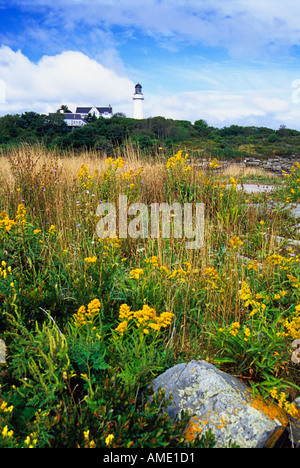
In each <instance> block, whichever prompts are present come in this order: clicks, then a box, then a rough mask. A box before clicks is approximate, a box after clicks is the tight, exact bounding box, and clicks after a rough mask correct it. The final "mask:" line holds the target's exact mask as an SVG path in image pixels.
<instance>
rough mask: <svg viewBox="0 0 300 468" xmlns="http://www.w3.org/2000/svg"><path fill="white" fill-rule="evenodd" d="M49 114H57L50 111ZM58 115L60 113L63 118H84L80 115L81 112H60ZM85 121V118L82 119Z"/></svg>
mask: <svg viewBox="0 0 300 468" xmlns="http://www.w3.org/2000/svg"><path fill="white" fill-rule="evenodd" d="M49 115H57V113H54V112H52V113H50V114H49ZM59 115H61V116H62V117H63V118H64V119H65V120H84V119H82V117H81V114H78V113H77V114H73V113H71V112H62V113H60V114H59ZM84 122H85V120H84Z"/></svg>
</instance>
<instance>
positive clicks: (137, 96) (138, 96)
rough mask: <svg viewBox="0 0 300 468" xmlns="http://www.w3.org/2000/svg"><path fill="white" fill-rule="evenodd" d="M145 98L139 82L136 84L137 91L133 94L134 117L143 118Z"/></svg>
mask: <svg viewBox="0 0 300 468" xmlns="http://www.w3.org/2000/svg"><path fill="white" fill-rule="evenodd" d="M143 100H144V96H143V93H142V86H141V85H140V83H138V84H137V85H136V86H135V93H134V96H133V102H134V107H133V118H134V119H142V118H143Z"/></svg>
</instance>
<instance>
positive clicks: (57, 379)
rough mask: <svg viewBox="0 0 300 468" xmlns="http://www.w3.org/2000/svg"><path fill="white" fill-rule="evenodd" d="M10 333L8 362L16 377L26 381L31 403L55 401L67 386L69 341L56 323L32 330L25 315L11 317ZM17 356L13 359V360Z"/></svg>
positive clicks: (8, 338) (26, 390)
mask: <svg viewBox="0 0 300 468" xmlns="http://www.w3.org/2000/svg"><path fill="white" fill-rule="evenodd" d="M8 321H9V323H10V326H11V327H12V328H11V331H10V332H7V333H6V335H5V336H6V337H7V342H8V343H9V349H10V353H9V356H8V365H9V368H10V372H11V373H12V376H13V378H15V379H19V380H21V381H23V386H24V390H25V392H26V394H27V398H28V402H29V404H30V405H31V406H39V405H40V404H42V403H43V404H51V403H52V402H53V401H54V400H55V398H56V397H57V394H58V393H59V392H60V391H61V390H62V389H63V388H64V386H65V384H64V381H63V374H64V372H67V370H68V368H69V366H70V360H69V357H68V349H67V341H66V339H65V337H64V335H63V334H62V333H61V332H60V330H59V329H58V328H57V326H56V325H55V324H53V323H50V324H49V325H46V323H43V325H42V326H41V328H40V327H39V326H38V324H36V328H35V331H34V332H33V331H32V332H31V331H28V330H27V328H26V326H24V325H23V324H22V320H21V317H20V316H19V315H17V316H16V317H14V316H13V315H9V316H8ZM12 356H13V359H12Z"/></svg>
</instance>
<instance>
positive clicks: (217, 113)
mask: <svg viewBox="0 0 300 468" xmlns="http://www.w3.org/2000/svg"><path fill="white" fill-rule="evenodd" d="M277 91H278V92H280V90H277ZM259 93H260V94H259ZM149 100H150V102H149V103H148V102H147V101H148V99H147V100H145V107H146V112H147V113H148V114H149V115H152V116H155V115H161V116H163V117H166V118H172V119H175V120H176V119H178V120H181V119H185V120H190V121H192V122H193V121H195V120H198V119H204V120H206V121H207V122H208V124H209V125H212V126H216V127H220V128H221V127H224V126H230V125H233V124H237V125H244V126H246V125H250V126H266V127H269V128H274V129H278V128H279V126H280V125H281V124H286V125H287V126H289V127H290V128H295V129H299V130H300V123H299V122H300V119H299V117H300V104H299V105H298V106H296V105H293V103H292V101H291V99H289V98H288V97H287V98H286V99H284V98H278V97H269V96H268V94H267V93H266V92H265V91H264V90H260V91H257V90H256V91H245V92H236V93H234V92H231V93H226V92H224V91H223V92H222V91H205V92H203V91H193V92H183V93H181V94H177V95H168V96H162V97H160V98H159V97H158V96H152V97H151V98H149Z"/></svg>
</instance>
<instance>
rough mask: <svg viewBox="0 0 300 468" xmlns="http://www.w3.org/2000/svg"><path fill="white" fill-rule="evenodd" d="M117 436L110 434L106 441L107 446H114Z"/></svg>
mask: <svg viewBox="0 0 300 468" xmlns="http://www.w3.org/2000/svg"><path fill="white" fill-rule="evenodd" d="M114 438H115V436H114V435H113V434H109V435H108V436H107V437H106V439H105V444H106V445H107V446H108V447H109V446H110V445H111V444H112V441H113V440H114Z"/></svg>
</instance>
